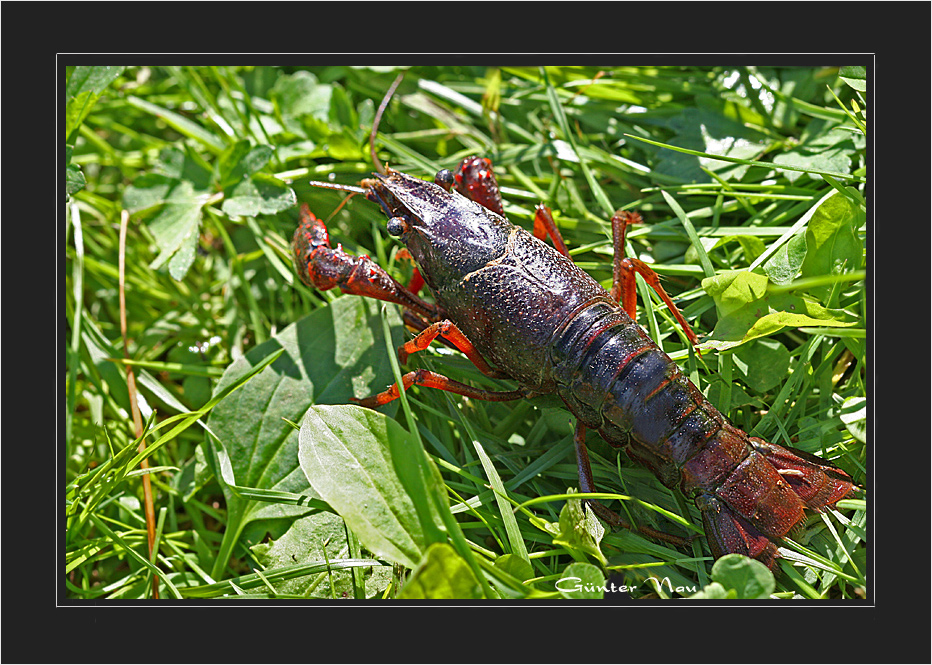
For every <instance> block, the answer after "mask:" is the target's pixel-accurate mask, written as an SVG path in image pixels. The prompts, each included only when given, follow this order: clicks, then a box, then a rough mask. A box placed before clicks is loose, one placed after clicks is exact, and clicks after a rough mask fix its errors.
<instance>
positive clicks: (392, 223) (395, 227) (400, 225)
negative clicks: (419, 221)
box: [385, 217, 408, 238]
mask: <svg viewBox="0 0 932 665" xmlns="http://www.w3.org/2000/svg"><path fill="white" fill-rule="evenodd" d="M385 228H386V230H388V235H390V236H395V237H396V238H397V237H398V236H400V235H404V234H405V233H406V232H407V231H408V220H407V219H405V218H404V217H392V218H391V219H390V220H388V224H387V225H386V227H385Z"/></svg>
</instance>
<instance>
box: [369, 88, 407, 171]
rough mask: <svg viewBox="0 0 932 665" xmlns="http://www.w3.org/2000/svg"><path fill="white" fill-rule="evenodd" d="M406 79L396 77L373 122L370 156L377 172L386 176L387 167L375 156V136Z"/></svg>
mask: <svg viewBox="0 0 932 665" xmlns="http://www.w3.org/2000/svg"><path fill="white" fill-rule="evenodd" d="M404 77H405V75H404V73H401V74H399V75H398V76H397V77H395V81H394V82H393V83H392V84H391V86H389V88H388V92H386V93H385V97H383V98H382V103H381V104H379V110H378V111H376V112H375V119H374V120H373V121H372V131H371V132H370V133H369V154H370V155H371V156H372V163H373V164H374V165H375V169H376V171H378V172H379V173H381V174H383V175H384V174H385V167H384V166H382V162H380V161H379V158H378V157H377V156H376V154H375V135H376V134H377V133H378V131H379V123H380V122H382V114H383V113H385V108H386V107H387V106H388V102H389V101H390V100H391V98H392V95H394V94H395V90H396V89H397V88H398V86H399V85H401V80H402V79H403V78H404Z"/></svg>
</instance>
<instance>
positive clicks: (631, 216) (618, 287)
mask: <svg viewBox="0 0 932 665" xmlns="http://www.w3.org/2000/svg"><path fill="white" fill-rule="evenodd" d="M641 221H642V220H641V216H640V215H639V214H638V213H636V212H634V213H632V212H628V211H623V210H619V211H618V212H616V213H615V215H614V216H613V217H612V238H613V244H614V247H615V260H614V265H613V271H612V273H613V279H612V290H611V295H612V297H613V298H614V299H615V300H616V301H618V302H621V306H622V307H623V308H624V310H625V312H627V313H628V316H630V317H631V318H632V319H635V318H636V316H637V312H636V309H637V302H636V300H637V295H636V292H635V284H636V282H635V277H634V275H635V273H637V274H638V275H640V276H641V277H643V278H644V281H645V282H647V285H648V286H650V287H651V288H652V289H653V290H654V292H655V293H656V294H657V295H658V296H660V299H661V300H662V301H663V302H664V304H665V305H666V306H667V307H668V308H669V310H670V312H671V313H672V314H673V316H674V317H675V318H676V320H677V322H679V324H680V327H682V329H683V332H684V333H685V334H686V337H687V339H689V341H690V343H691V344H692V345H693V346H698V344H699V338H698V337H697V336H696V333H694V332H693V330H692V328H690V326H689V324H688V323H687V322H686V319H685V317H684V316H683V314H682V313H681V312H680V310H679V309H678V308H677V306H676V305H674V304H673V300H671V299H670V296H668V295H667V292H666V291H664V290H663V286H661V285H660V275H658V274H657V273H655V272H654V271H653V270H651V268H650V266H648V265H647V264H646V263H644V262H643V261H640V260H638V259H632V258H626V257H625V231H626V230H627V228H628V225H629V224H640V223H641Z"/></svg>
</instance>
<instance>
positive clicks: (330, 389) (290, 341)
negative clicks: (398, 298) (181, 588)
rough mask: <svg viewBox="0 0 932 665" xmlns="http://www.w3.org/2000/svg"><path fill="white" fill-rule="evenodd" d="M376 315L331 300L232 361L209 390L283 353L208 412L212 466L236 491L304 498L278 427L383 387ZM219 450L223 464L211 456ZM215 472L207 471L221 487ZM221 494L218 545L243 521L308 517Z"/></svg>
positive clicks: (358, 304)
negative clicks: (223, 519) (223, 468)
mask: <svg viewBox="0 0 932 665" xmlns="http://www.w3.org/2000/svg"><path fill="white" fill-rule="evenodd" d="M378 307H379V304H378V303H376V302H375V301H372V300H368V299H365V298H338V299H336V300H335V301H334V302H333V303H332V304H331V305H329V306H327V307H322V308H320V309H317V310H315V311H314V312H312V313H311V314H309V315H307V316H305V317H304V318H302V319H300V320H298V321H297V322H295V323H293V324H291V325H290V326H288V327H286V328H285V329H283V330H282V331H281V332H279V333H278V334H276V335H275V336H274V337H273V338H272V339H270V340H268V341H267V342H265V343H263V344H260V345H258V346H256V347H255V348H254V349H252V350H251V351H250V352H249V353H247V354H246V355H245V356H243V357H241V358H239V359H237V360H236V361H234V362H233V363H232V364H231V365H230V366H229V367H228V368H227V370H226V372H225V373H224V375H223V376H222V377H221V379H220V381H219V383H218V386H217V388H216V390H222V389H223V387H224V386H226V385H228V384H229V383H230V382H232V381H234V380H235V379H236V377H238V376H240V375H242V374H243V373H245V372H247V371H248V370H249V368H250V367H252V366H254V365H255V364H256V363H257V362H259V361H260V360H261V359H262V358H265V357H266V356H268V355H269V354H270V353H272V352H273V351H274V350H275V349H280V348H283V349H284V351H285V352H284V353H283V354H282V356H281V357H280V358H279V359H278V360H277V361H275V362H274V363H272V365H270V366H269V367H267V368H265V369H264V370H263V371H262V372H260V373H259V374H257V375H256V376H255V377H254V378H253V380H252V381H250V382H249V383H248V384H247V385H246V386H243V387H242V388H241V389H240V390H238V391H237V392H235V393H233V394H232V395H231V396H230V397H229V398H227V399H225V400H223V401H222V402H221V403H220V404H218V405H217V406H216V407H215V408H214V410H213V411H212V412H211V414H210V419H209V420H208V426H209V427H210V429H211V431H212V432H213V433H214V434H215V435H216V436H217V437H218V439H219V441H220V443H219V444H218V443H217V442H216V441H213V440H210V449H211V452H212V455H213V456H212V458H211V459H212V464H213V465H215V466H216V465H217V464H219V463H220V461H222V459H223V457H226V458H227V459H228V460H229V465H230V467H229V473H230V474H231V475H232V478H233V479H234V480H235V483H236V484H237V485H240V486H245V487H255V488H262V489H274V490H281V491H284V492H291V493H295V494H307V495H312V493H311V491H310V486H309V485H308V482H307V478H306V477H305V476H304V474H303V473H302V471H301V469H300V467H299V465H298V432H297V430H295V429H294V428H293V427H292V426H291V425H289V424H288V422H286V420H287V421H290V422H294V423H299V422H301V419H302V417H303V416H304V414H305V412H306V411H307V409H308V407H309V406H310V405H312V404H345V403H346V402H347V401H349V399H350V398H351V397H366V396H369V395H371V394H374V393H376V392H379V391H380V390H382V389H384V388H385V386H386V385H387V384H389V383H391V381H392V378H391V377H392V373H391V367H390V364H389V360H388V358H387V357H386V356H385V343H384V341H383V338H382V325H381V320H380V318H379V314H378ZM390 314H391V316H392V320H393V323H394V326H396V327H395V328H394V331H395V332H393V336H395V335H396V336H397V338H396V339H394V344H396V345H399V344H400V343H401V323H400V319H399V318H398V317H397V314H395V313H394V310H390ZM221 445H222V446H223V448H224V452H225V455H223V456H221V455H219V454H218V447H219V446H221ZM218 471H219V469H216V468H215V473H216V474H217V476H218V477H220V478H221V479H222V478H223V476H222V474H220V473H218ZM221 487H223V491H224V496H225V497H226V503H227V510H228V521H227V528H226V531H225V533H224V537H225V538H229V539H230V541H231V543H232V542H235V541H236V539H237V538H238V534H239V532H240V530H241V529H242V528H243V525H244V524H246V523H247V522H249V521H251V520H255V519H262V518H283V517H293V516H296V515H300V514H302V513H305V512H307V510H308V509H307V507H302V506H295V505H280V504H273V503H267V502H257V501H251V500H247V499H242V498H240V497H239V496H237V495H236V493H235V492H234V491H233V490H231V489H230V488H229V487H227V486H226V484H225V483H221ZM229 547H232V544H230V545H229ZM223 563H225V562H223Z"/></svg>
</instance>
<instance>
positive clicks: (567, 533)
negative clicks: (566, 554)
mask: <svg viewBox="0 0 932 665" xmlns="http://www.w3.org/2000/svg"><path fill="white" fill-rule="evenodd" d="M568 491H572V490H568ZM559 529H560V531H559V533H558V534H557V535H555V536H554V537H553V544H554V545H560V546H563V547H565V548H567V549H570V550H576V551H578V552H583V553H585V554H588V555H590V556H592V557H594V558H595V559H597V560H598V561H599V562H600V563H601V564H602V565H603V566H604V565H606V564H607V563H608V562H607V561H606V559H605V555H604V554H602V550H601V549H600V548H599V543H600V542H601V541H602V536H603V535H605V527H603V526H602V524H601V523H600V522H599V520H598V519H597V518H596V516H595V515H594V514H593V513H592V511H591V510H589V509H588V508H583V503H582V500H581V499H568V500H567V502H566V503H565V504H564V505H563V509H562V510H561V511H560V522H559Z"/></svg>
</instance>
